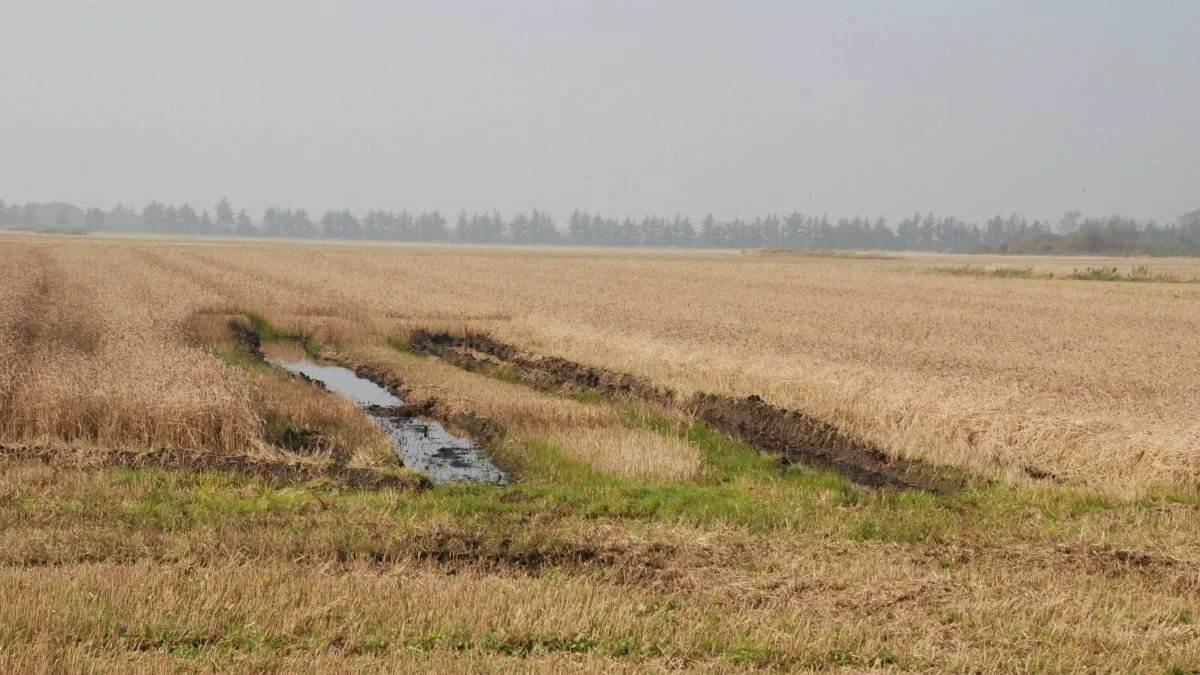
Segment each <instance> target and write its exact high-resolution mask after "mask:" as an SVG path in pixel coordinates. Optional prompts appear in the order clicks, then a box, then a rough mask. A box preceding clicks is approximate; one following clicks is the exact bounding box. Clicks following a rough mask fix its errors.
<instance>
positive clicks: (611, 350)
mask: <svg viewBox="0 0 1200 675" xmlns="http://www.w3.org/2000/svg"><path fill="white" fill-rule="evenodd" d="M1101 262H1104V261H1093V260H1087V261H1084V260H1080V261H1063V260H1049V259H1036V258H1030V259H1022V260H1015V259H1003V261H1000V260H987V261H982V260H980V259H978V258H968V257H958V258H952V257H949V256H903V257H898V258H894V259H861V258H826V257H815V256H805V255H793V254H775V255H767V254H757V253H751V254H739V253H729V252H699V253H692V252H687V253H685V252H669V251H667V252H663V251H657V252H655V251H640V252H629V251H622V252H615V251H587V250H570V249H544V250H537V249H530V250H522V249H507V248H490V249H489V248H478V249H471V248H445V247H442V248H435V247H420V246H407V247H400V246H389V245H375V246H365V245H343V244H321V245H314V244H304V243H277V242H249V243H245V242H232V241H201V240H191V241H153V240H146V239H136V238H130V239H116V238H113V239H103V238H90V237H89V238H55V237H39V236H29V235H25V236H0V290H2V291H3V292H0V445H3V447H4V450H5V452H4V457H5V458H4V460H3V462H4V463H3V466H4V470H3V474H2V475H0V502H2V503H3V504H4V506H5V508H4V509H2V510H0V522H2V526H3V528H4V530H5V535H6V536H5V539H6V546H5V547H4V552H3V553H2V554H0V562H2V565H3V566H2V567H0V589H3V590H2V591H0V592H2V593H3V598H4V601H5V602H4V609H3V610H0V613H2V614H4V619H3V621H0V626H3V627H4V628H3V629H2V632H0V668H3V669H4V670H39V669H50V668H52V667H53V665H52V664H57V665H58V666H65V667H66V668H67V669H81V670H88V669H100V670H104V669H111V670H127V669H132V668H140V669H144V670H159V669H162V668H165V667H170V668H177V669H184V670H195V669H201V670H203V669H206V668H233V669H239V670H244V669H267V670H291V669H294V668H296V667H298V666H299V665H305V666H311V667H318V668H322V669H326V670H396V669H404V668H408V669H414V670H420V669H431V668H438V669H450V670H464V671H477V670H511V669H525V670H533V671H539V670H540V671H544V670H556V669H578V670H602V671H623V670H629V671H647V670H663V669H672V668H689V669H699V670H714V671H724V670H730V669H741V668H776V669H831V668H839V667H845V668H850V669H855V670H863V669H880V670H887V669H899V670H960V671H977V670H981V671H1012V670H1058V671H1085V672H1094V671H1097V670H1104V671H1108V670H1117V671H1140V672H1146V671H1149V672H1155V671H1157V672H1172V671H1174V672H1190V671H1191V670H1193V669H1195V668H1197V667H1200V629H1198V628H1197V624H1196V623H1195V621H1194V620H1193V616H1194V615H1195V614H1197V613H1198V612H1200V604H1198V603H1197V600H1198V597H1200V541H1198V540H1200V537H1198V536H1197V535H1198V534H1200V527H1198V523H1200V500H1198V496H1200V419H1198V418H1197V416H1196V412H1195V411H1196V410H1197V409H1198V408H1200V406H1198V405H1197V404H1198V403H1200V359H1197V358H1196V354H1198V353H1200V284H1186V283H1185V284H1166V283H1114V282H1089V281H1067V280H1045V281H1040V280H1024V279H992V278H960V277H951V276H945V275H937V274H931V273H929V272H928V268H930V267H932V266H935V265H957V264H981V263H985V264H1005V265H1030V266H1034V267H1038V268H1039V269H1042V268H1044V269H1047V270H1050V271H1058V270H1062V269H1064V267H1063V266H1069V267H1081V268H1082V267H1087V266H1091V265H1098V264H1101ZM1105 264H1112V265H1118V266H1122V267H1124V266H1128V264H1129V263H1128V262H1126V261H1113V262H1106V263H1105ZM1149 264H1150V265H1151V267H1152V268H1153V267H1156V266H1159V265H1164V266H1168V267H1169V268H1170V271H1171V273H1172V274H1176V275H1182V276H1188V275H1195V274H1198V273H1200V264H1195V263H1192V262H1191V261H1182V260H1172V261H1151V262H1150V263H1149ZM239 312H242V313H245V312H249V313H250V314H249V315H250V316H256V317H257V316H261V317H265V321H263V322H260V324H258V325H255V326H250V328H252V329H255V330H257V331H258V333H259V334H260V336H266V337H271V334H273V333H274V332H281V333H284V334H294V335H302V336H304V337H307V338H309V340H310V346H312V347H314V348H315V349H316V350H317V351H318V353H319V354H320V355H321V356H322V357H324V358H326V359H329V360H336V361H340V362H344V363H347V364H349V365H355V366H364V367H369V368H371V369H372V372H375V373H377V374H380V375H381V376H384V377H386V378H387V379H388V381H389V382H391V383H394V384H396V385H397V386H400V387H402V388H403V389H405V390H406V391H408V394H409V402H410V403H414V402H415V403H425V404H426V405H427V407H428V409H429V410H430V411H432V412H433V413H434V414H436V415H437V416H439V417H443V418H445V419H450V420H454V419H469V420H474V421H475V422H479V421H481V420H482V421H484V422H486V423H487V426H485V428H486V429H491V432H490V433H489V434H487V435H486V438H487V442H488V445H489V449H490V450H491V451H492V453H493V455H494V456H495V457H496V459H497V461H498V462H499V463H500V464H501V465H502V466H504V467H505V468H506V469H508V470H510V471H511V472H512V473H513V474H514V476H515V478H516V480H515V482H514V484H513V485H512V486H510V487H506V488H503V489H496V488H491V487H481V486H445V487H438V488H432V489H431V488H429V487H427V486H424V485H422V484H421V482H420V480H419V479H418V478H416V477H414V476H411V475H409V474H407V473H405V472H404V471H403V470H402V469H398V468H396V467H395V466H394V465H395V461H394V459H393V458H392V457H391V453H390V450H389V448H388V447H387V445H386V442H385V441H384V439H382V437H381V436H380V434H379V432H378V430H376V429H375V428H374V427H373V426H372V425H371V424H370V423H369V422H367V421H366V420H365V418H363V417H361V415H359V414H358V412H357V411H356V410H355V409H354V408H353V406H351V405H350V404H349V403H347V402H345V401H342V400H340V399H337V398H336V397H334V396H332V395H329V394H326V393H324V392H321V391H319V390H317V389H315V388H313V387H310V386H308V385H306V384H304V383H302V382H299V381H297V380H294V379H291V378H289V377H287V376H286V375H285V374H284V373H282V372H281V371H278V370H277V369H274V368H271V367H267V366H265V365H264V364H262V363H261V362H258V361H255V360H254V359H253V358H252V355H247V354H246V353H244V352H243V351H240V349H239V343H238V341H237V340H235V339H233V337H232V334H231V333H230V330H229V326H230V325H231V323H232V324H236V325H240V326H243V327H246V326H247V324H248V323H249V322H248V321H247V320H246V319H245V318H244V315H243V314H239ZM264 326H265V328H264ZM414 329H426V330H435V331H448V332H451V333H463V332H466V331H476V332H486V333H489V334H490V335H492V336H494V337H495V338H497V339H499V340H503V341H505V342H508V343H512V344H514V345H518V346H520V347H522V348H525V349H527V350H530V351H532V352H534V353H538V354H544V355H552V356H559V357H564V358H566V359H570V360H572V361H576V362H580V363H583V364H587V365H590V366H597V367H603V368H607V369H611V370H614V371H619V372H628V373H631V374H634V375H637V376H641V377H644V378H648V379H649V380H651V381H653V382H654V383H656V384H657V385H660V386H663V387H669V388H670V389H672V390H673V391H675V392H678V393H679V394H680V397H681V398H682V397H683V396H685V395H686V394H688V393H691V392H696V391H707V392H720V393H725V394H730V395H733V396H747V395H750V394H755V395H758V396H761V397H762V398H763V399H764V400H766V401H767V402H769V403H773V404H776V405H780V406H784V407H787V408H790V409H796V410H802V411H805V412H807V413H809V414H811V415H812V416H814V417H815V418H817V419H819V420H822V421H824V422H826V423H829V424H831V425H834V426H836V427H838V428H840V429H841V430H843V431H844V432H845V433H846V434H848V435H850V436H853V437H854V438H857V439H861V440H862V441H864V442H868V443H871V444H874V445H876V446H878V447H879V448H881V449H883V450H884V451H886V452H887V453H888V454H890V455H892V456H904V457H908V458H919V459H922V460H926V461H929V462H932V463H934V464H938V465H949V466H951V467H957V468H961V469H964V470H966V471H967V472H969V474H971V475H972V476H974V477H976V478H977V480H976V481H974V487H972V488H969V489H965V490H962V491H959V492H957V493H954V494H951V495H930V494H924V493H919V492H903V493H875V492H870V491H861V490H858V489H856V488H855V487H854V486H851V485H850V484H848V483H847V482H846V481H845V480H844V479H842V478H840V477H838V476H835V475H830V474H827V473H822V472H813V471H808V470H802V469H790V470H786V471H784V470H781V469H779V468H778V467H777V466H776V465H775V464H774V463H773V462H772V461H770V460H769V459H766V458H762V457H760V456H758V455H757V454H755V453H753V452H752V451H750V450H748V449H747V448H745V447H743V446H741V445H739V444H738V443H736V442H734V441H731V440H729V439H726V438H724V437H721V436H720V435H718V434H715V433H713V432H712V431H711V430H709V429H707V428H705V427H704V426H703V425H698V424H695V423H693V422H692V421H691V420H689V418H688V417H687V414H686V413H687V411H685V410H681V409H674V408H672V407H670V406H667V407H666V408H655V407H653V406H650V407H647V406H644V405H641V404H640V403H639V402H636V401H615V400H611V399H605V398H601V397H594V396H590V395H587V394H588V392H557V393H556V392H553V391H538V390H535V389H532V388H530V387H528V386H524V384H522V383H521V382H519V381H513V379H512V378H509V377H507V376H506V373H504V372H503V371H500V372H498V373H493V375H498V376H493V377H489V376H487V375H486V374H478V373H469V372H465V371H462V370H460V369H458V368H455V367H454V366H452V365H449V364H448V363H445V362H442V361H441V360H439V359H437V358H432V357H421V356H418V355H414V354H411V353H409V352H408V351H407V350H406V349H405V347H406V340H407V339H408V336H409V334H410V332H411V331H413V330H414ZM464 415H468V416H469V417H464ZM464 424H466V423H464ZM466 426H468V427H469V426H470V425H469V424H467V425H466ZM295 430H301V431H304V432H307V433H310V435H311V436H312V437H314V438H316V439H318V442H317V443H316V444H315V445H314V446H313V447H307V448H304V449H303V451H297V450H296V448H294V447H291V446H289V443H288V439H289V438H294V437H295V434H291V435H289V433H290V432H293V431H295ZM297 466H300V467H301V468H300V469H297V468H296V467H297ZM364 477H365V478H364ZM364 481H365V482H364ZM372 481H373V482H372ZM987 481H991V482H990V484H985V483H987Z"/></svg>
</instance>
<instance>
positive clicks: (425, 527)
mask: <svg viewBox="0 0 1200 675" xmlns="http://www.w3.org/2000/svg"><path fill="white" fill-rule="evenodd" d="M2 467H3V469H4V470H3V472H0V498H2V499H3V500H4V502H5V504H6V508H5V509H4V510H3V512H0V526H2V527H3V528H4V530H5V532H6V533H7V535H6V536H7V541H8V543H7V545H6V547H5V550H4V551H3V553H2V554H0V562H2V563H3V565H0V597H2V598H4V600H5V602H4V603H2V604H0V626H4V627H5V629H4V632H0V638H3V639H0V663H7V664H9V665H10V666H11V667H14V668H15V667H18V666H22V668H21V669H24V668H27V667H31V666H33V664H34V661H33V659H34V658H37V657H40V658H56V659H60V662H59V663H60V664H61V665H64V666H67V667H68V668H69V667H70V664H71V663H73V662H72V661H61V660H62V659H75V658H79V659H82V661H81V662H80V663H87V662H89V661H95V662H96V663H98V664H100V665H102V666H103V667H106V668H110V669H114V670H117V669H123V668H125V667H131V666H134V665H137V664H139V663H140V664H141V665H142V666H144V667H146V668H151V667H155V666H157V667H167V666H170V667H173V668H186V669H192V668H196V667H202V666H204V665H209V666H217V667H220V668H223V669H234V670H246V669H268V670H274V671H281V672H282V671H286V670H288V669H290V668H294V667H296V663H297V662H296V661H295V660H294V659H295V658H296V657H297V655H301V654H302V655H304V656H306V657H308V658H311V659H313V662H314V663H321V664H325V665H324V666H323V667H326V668H329V669H333V670H349V669H354V670H360V669H366V670H387V669H388V668H389V667H391V668H400V667H403V668H409V667H411V668H414V669H420V668H422V667H423V666H422V665H421V664H424V663H432V664H440V665H439V667H441V668H444V669H446V670H449V671H451V672H478V670H479V669H480V668H488V669H497V670H506V669H509V668H527V669H531V670H535V669H537V668H538V667H544V668H554V669H557V668H564V669H571V670H576V669H581V670H603V671H611V670H614V669H616V670H628V671H634V672H637V671H646V670H654V671H657V670H662V669H666V668H669V667H672V666H674V667H676V668H680V667H687V668H689V669H700V670H708V669H713V670H720V671H729V670H733V669H736V668H738V667H739V666H740V667H754V666H760V667H773V668H776V669H807V668H813V669H822V670H825V669H832V668H835V667H837V666H839V665H843V666H848V667H851V668H853V669H855V670H862V669H869V668H872V667H880V668H887V669H903V670H916V671H926V672H935V671H940V672H944V671H969V672H1012V671H1015V670H1037V671H1078V672H1095V671H1097V670H1101V671H1109V672H1164V671H1166V670H1167V668H1168V667H1169V666H1172V665H1175V666H1178V667H1180V668H1186V667H1187V664H1197V663H1200V632H1197V631H1198V629H1197V626H1196V624H1194V623H1193V622H1192V620H1191V618H1190V617H1191V614H1190V612H1193V611H1194V608H1195V607H1196V604H1195V603H1196V600H1197V593H1198V591H1200V576H1197V569H1200V568H1198V567H1197V565H1198V564H1200V550H1198V549H1197V548H1196V546H1197V543H1196V541H1195V539H1194V538H1189V532H1191V530H1189V528H1188V526H1187V524H1186V521H1184V520H1183V519H1182V518H1181V515H1182V514H1178V513H1175V512H1174V511H1173V510H1162V509H1151V510H1145V511H1137V512H1124V513H1116V512H1114V513H1110V514H1092V515H1086V516H1083V517H1082V518H1081V519H1080V521H1079V522H1080V524H1081V525H1084V526H1085V527H1086V529H1088V530H1090V534H1089V535H1088V536H1087V537H1085V538H1084V540H1082V541H1075V540H1074V535H1067V536H1064V534H1063V533H1061V532H1053V531H1049V530H1046V529H1045V528H1044V527H1043V525H1042V524H1039V523H1038V517H1037V516H1036V515H1033V516H1032V517H1031V514H1022V513H1021V511H1022V510H1024V509H1018V510H1017V511H1014V512H1013V513H1012V514H1011V515H1013V516H1015V517H1014V518H1013V519H1012V520H1010V521H1008V522H1006V523H1004V524H1001V525H998V526H996V527H995V529H991V530H989V531H990V536H989V537H987V539H986V540H978V539H975V538H974V535H973V534H972V533H971V531H970V530H963V531H948V532H946V533H945V534H944V535H943V537H941V538H939V540H931V541H923V542H909V543H906V542H895V541H893V542H884V541H873V540H861V539H844V538H840V537H838V536H835V535H834V531H836V529H837V528H838V527H840V525H839V523H838V522H837V520H836V517H835V519H830V518H827V517H826V516H823V515H821V514H817V513H814V514H813V517H812V519H811V520H810V521H809V522H807V523H806V524H804V525H802V526H800V527H798V528H795V529H788V530H784V531H770V532H764V533H749V532H747V531H745V530H744V529H742V528H738V527H728V526H719V525H718V526H713V525H707V526H695V525H688V524H683V523H655V522H641V523H636V522H626V521H621V520H612V521H608V520H594V519H587V518H577V517H573V516H570V515H567V514H562V513H558V514H555V513H552V512H550V511H547V510H544V509H542V508H540V507H535V508H534V509H532V510H531V511H529V512H527V513H525V514H524V515H522V516H521V517H520V519H519V520H518V521H516V522H519V523H520V525H519V529H515V530H506V529H505V528H503V527H500V526H499V523H479V522H475V523H472V522H470V521H464V520H463V518H462V514H461V513H458V512H457V510H456V509H457V508H458V507H456V506H454V504H455V503H454V502H453V501H451V502H444V503H443V502H439V501H438V500H439V498H438V497H436V496H431V497H429V498H428V499H429V501H426V502H424V503H423V508H421V509H419V510H418V509H413V508H411V505H410V504H409V502H408V501H407V498H406V497H405V496H403V495H399V494H389V493H382V494H368V495H363V494H338V493H337V492H333V491H329V490H327V489H323V488H321V487H319V486H311V485H306V486H273V487H272V486H270V485H265V484H263V483H261V482H259V481H246V480H230V479H226V478H222V477H220V476H209V477H206V476H203V475H201V476H187V475H183V476H180V475H174V476H172V475H159V474H156V473H153V472H150V473H147V472H128V471H119V470H118V471H114V470H97V471H85V472H62V471H60V470H57V469H55V468H54V467H48V466H43V465H29V464H14V463H11V462H4V463H3V464H2ZM406 505H407V506H406ZM1027 506H1028V507H1034V508H1032V509H1030V510H1033V511H1036V510H1037V507H1038V506H1039V505H1038V503H1037V502H1032V503H1030V504H1028V505H1027ZM446 507H450V509H449V510H445V509H446ZM802 510H803V509H802ZM1130 515H1134V516H1136V517H1137V518H1140V519H1142V520H1143V521H1145V522H1142V523H1141V527H1139V528H1138V530H1139V531H1141V532H1143V533H1144V532H1146V531H1147V530H1146V528H1145V526H1146V525H1147V524H1148V523H1156V526H1157V527H1159V528H1160V532H1161V533H1163V534H1167V535H1168V536H1166V537H1165V538H1163V539H1161V540H1160V541H1159V542H1158V545H1160V546H1162V547H1163V550H1162V551H1161V552H1158V553H1156V554H1154V555H1153V556H1149V557H1147V558H1146V560H1144V561H1139V562H1132V563H1123V562H1121V561H1120V558H1119V557H1118V556H1117V555H1115V554H1116V552H1117V550H1116V549H1114V548H1113V547H1110V546H1105V545H1101V544H1099V543H1097V542H1098V541H1100V540H1102V539H1103V538H1105V537H1108V536H1112V537H1115V538H1118V539H1119V538H1121V537H1122V536H1124V534H1123V533H1125V532H1126V531H1128V530H1129V529H1130V523H1129V522H1128V521H1127V520H1126V518H1127V517H1129V516H1130ZM840 517H841V518H853V517H856V514H855V513H853V512H846V513H843V514H842V515H841V516H840ZM289 523H290V524H292V525H291V526H286V525H285V524H289ZM299 523H303V525H302V526H297V525H298V524H299ZM1191 533H1193V534H1194V532H1191ZM516 540H519V542H518V541H516ZM556 550H557V551H560V552H561V555H559V556H558V557H548V558H547V557H544V556H547V555H548V554H549V555H553V554H555V552H556ZM581 551H591V552H592V555H589V556H587V557H583V556H580V555H577V552H581ZM572 651H580V652H584V653H585V654H586V655H573V654H571V652H572ZM509 654H515V655H519V656H522V657H523V658H522V659H521V660H511V661H510V660H508V659H507V658H506V655H509ZM399 664H412V665H411V666H409V665H399ZM1184 672H1186V670H1185V671H1184Z"/></svg>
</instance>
